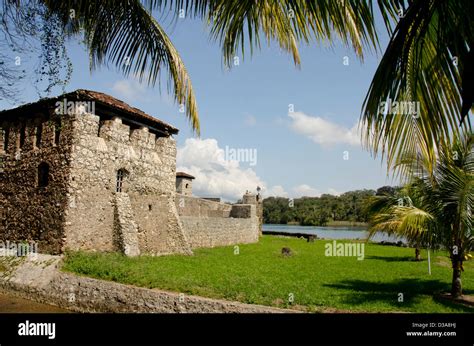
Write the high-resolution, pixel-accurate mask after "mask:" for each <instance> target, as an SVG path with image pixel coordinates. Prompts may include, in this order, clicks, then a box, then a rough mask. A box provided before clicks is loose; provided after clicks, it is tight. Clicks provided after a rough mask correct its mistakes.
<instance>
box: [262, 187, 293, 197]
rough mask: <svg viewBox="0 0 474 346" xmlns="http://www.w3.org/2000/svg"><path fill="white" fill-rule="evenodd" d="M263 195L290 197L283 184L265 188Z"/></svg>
mask: <svg viewBox="0 0 474 346" xmlns="http://www.w3.org/2000/svg"><path fill="white" fill-rule="evenodd" d="M263 197H264V198H265V197H288V193H287V192H286V191H285V189H284V188H283V186H281V185H275V186H273V187H271V188H270V189H268V190H265V189H264V190H263Z"/></svg>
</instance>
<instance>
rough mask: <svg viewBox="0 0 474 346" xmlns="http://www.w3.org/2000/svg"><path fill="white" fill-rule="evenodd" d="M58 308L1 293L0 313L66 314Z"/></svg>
mask: <svg viewBox="0 0 474 346" xmlns="http://www.w3.org/2000/svg"><path fill="white" fill-rule="evenodd" d="M66 312H70V311H68V310H65V309H61V308H58V307H57V306H52V305H47V304H41V303H37V302H34V301H32V300H27V299H23V298H18V297H15V296H12V295H10V294H7V293H5V292H0V313H66Z"/></svg>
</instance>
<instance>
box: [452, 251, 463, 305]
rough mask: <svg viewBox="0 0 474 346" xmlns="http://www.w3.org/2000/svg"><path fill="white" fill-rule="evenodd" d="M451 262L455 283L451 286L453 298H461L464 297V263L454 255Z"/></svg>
mask: <svg viewBox="0 0 474 346" xmlns="http://www.w3.org/2000/svg"><path fill="white" fill-rule="evenodd" d="M451 262H452V264H453V282H452V284H451V295H452V297H453V298H459V297H461V296H462V281H461V271H462V262H461V260H460V258H459V255H453V256H452V258H451Z"/></svg>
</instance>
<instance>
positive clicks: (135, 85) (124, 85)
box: [112, 79, 146, 100]
mask: <svg viewBox="0 0 474 346" xmlns="http://www.w3.org/2000/svg"><path fill="white" fill-rule="evenodd" d="M112 90H113V91H114V92H116V93H117V95H118V96H119V97H123V98H125V99H128V100H141V99H143V98H144V94H145V93H146V88H145V86H144V85H143V84H140V83H139V82H138V81H136V80H133V79H132V80H129V79H122V80H119V81H116V82H115V83H114V84H113V85H112Z"/></svg>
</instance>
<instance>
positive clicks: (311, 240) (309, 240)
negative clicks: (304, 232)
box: [306, 235, 317, 243]
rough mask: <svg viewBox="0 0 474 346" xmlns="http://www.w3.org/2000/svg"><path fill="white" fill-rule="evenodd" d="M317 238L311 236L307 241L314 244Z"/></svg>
mask: <svg viewBox="0 0 474 346" xmlns="http://www.w3.org/2000/svg"><path fill="white" fill-rule="evenodd" d="M316 238H317V236H316V235H309V236H308V237H307V238H306V241H307V242H308V243H314V241H315V240H316Z"/></svg>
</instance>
